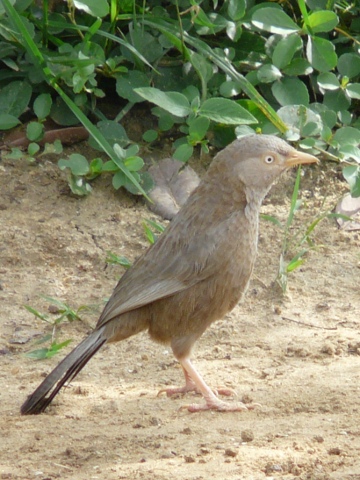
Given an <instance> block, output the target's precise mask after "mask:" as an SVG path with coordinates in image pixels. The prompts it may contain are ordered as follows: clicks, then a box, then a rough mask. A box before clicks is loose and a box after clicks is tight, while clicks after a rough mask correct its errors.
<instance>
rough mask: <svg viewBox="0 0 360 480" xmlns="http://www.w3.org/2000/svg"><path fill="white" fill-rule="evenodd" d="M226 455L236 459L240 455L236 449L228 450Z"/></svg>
mask: <svg viewBox="0 0 360 480" xmlns="http://www.w3.org/2000/svg"><path fill="white" fill-rule="evenodd" d="M224 453H225V456H226V457H236V456H237V454H238V451H237V450H235V449H234V448H227V449H226V450H225V452H224Z"/></svg>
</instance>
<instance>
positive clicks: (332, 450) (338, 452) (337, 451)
mask: <svg viewBox="0 0 360 480" xmlns="http://www.w3.org/2000/svg"><path fill="white" fill-rule="evenodd" d="M328 454H329V455H341V450H340V448H339V447H333V448H329V450H328Z"/></svg>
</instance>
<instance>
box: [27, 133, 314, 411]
mask: <svg viewBox="0 0 360 480" xmlns="http://www.w3.org/2000/svg"><path fill="white" fill-rule="evenodd" d="M316 162H318V159H317V158H316V157H315V156H313V155H311V154H309V153H305V152H302V151H299V150H297V149H295V148H294V147H292V146H291V145H289V144H288V143H287V142H286V141H285V140H283V139H281V138H279V137H276V136H274V135H261V134H259V135H258V134H251V135H246V136H243V137H241V138H239V139H236V140H234V141H233V142H232V143H231V144H229V145H228V146H227V147H226V148H224V149H223V150H221V151H220V152H219V153H218V154H217V155H216V156H215V158H214V159H213V161H212V162H211V164H210V167H209V168H208V170H207V172H206V173H205V175H204V176H203V178H202V179H201V181H200V183H199V185H198V186H197V187H196V188H195V190H194V191H193V192H192V193H191V194H190V196H189V198H188V200H187V201H186V203H185V204H184V205H183V207H182V208H181V209H180V211H179V212H178V213H177V215H176V216H175V217H174V218H173V220H172V221H171V222H170V224H169V225H168V226H167V228H166V229H165V231H164V233H163V234H162V235H161V236H160V237H159V239H158V240H157V241H156V242H155V243H154V244H153V245H152V246H150V247H149V249H148V250H147V251H146V252H145V253H144V254H143V255H142V256H140V257H139V258H138V259H137V260H136V261H135V262H134V264H133V265H132V267H130V268H129V269H128V270H127V271H126V272H125V273H124V275H123V276H122V277H121V278H120V280H119V282H118V284H117V285H116V287H115V289H114V291H113V293H112V295H111V297H110V298H109V300H108V302H107V304H106V305H105V307H104V310H103V311H102V313H101V315H100V317H99V320H98V322H97V324H96V327H95V328H94V330H93V331H92V332H91V333H90V334H89V335H88V336H87V337H86V338H85V339H84V340H83V341H82V342H81V343H80V344H79V345H78V346H77V347H75V348H74V349H73V350H72V351H71V352H70V353H69V354H68V355H67V356H66V357H65V358H64V359H63V360H62V361H61V362H60V363H59V364H58V366H57V367H55V369H54V370H53V371H52V372H51V373H50V374H49V375H48V376H47V377H46V378H45V379H44V381H43V382H42V383H41V384H40V385H39V387H38V388H37V389H36V390H35V391H34V392H33V393H32V394H31V395H29V396H28V398H27V399H26V401H25V402H24V403H23V405H22V407H21V413H22V414H24V415H27V414H39V413H41V412H43V411H44V410H45V409H46V407H47V406H48V405H49V404H50V403H51V401H52V400H53V399H54V397H55V396H56V395H57V393H58V392H59V390H60V389H61V388H62V387H63V386H64V385H65V384H67V383H68V382H70V381H71V380H72V379H74V377H75V376H76V375H77V374H78V373H79V372H80V371H81V370H82V368H83V367H84V366H85V365H86V364H87V362H88V361H89V360H90V358H92V357H93V355H95V353H96V352H97V351H98V350H99V349H100V348H101V347H102V346H103V345H104V344H105V343H107V342H118V341H121V340H125V339H126V338H129V337H130V336H132V335H135V334H137V333H139V332H142V331H146V330H147V331H148V333H149V335H150V337H151V338H152V339H153V340H154V341H156V342H159V343H163V344H167V345H170V346H171V349H172V351H173V354H174V356H175V358H176V359H177V360H178V362H179V363H180V365H181V367H182V370H183V373H184V377H185V385H184V386H183V387H168V388H166V389H163V390H161V392H165V393H166V394H167V395H168V396H169V397H170V396H172V395H174V394H179V393H180V394H181V393H182V394H185V393H187V392H189V391H195V392H196V393H200V394H202V396H203V398H204V400H205V402H203V403H195V404H194V403H193V404H190V405H187V406H185V408H187V409H188V410H189V411H190V412H199V411H204V410H216V411H242V410H247V409H252V408H255V407H256V406H257V404H250V403H249V404H245V403H243V402H236V401H233V402H229V401H224V400H222V399H221V398H219V394H224V395H227V394H229V391H227V390H226V389H223V390H220V389H219V390H218V391H216V390H213V389H212V388H210V387H209V386H208V385H207V383H206V382H205V380H204V379H203V377H202V376H201V374H200V373H199V372H198V370H197V368H196V367H195V366H194V364H193V363H192V361H191V358H190V357H191V351H192V347H193V345H194V344H195V342H196V341H197V340H198V339H199V338H200V337H201V335H202V334H203V333H204V332H205V330H206V329H207V328H208V327H209V326H210V325H211V324H212V323H213V322H214V321H216V320H219V319H221V318H223V317H224V315H225V314H227V313H228V312H230V311H231V310H232V309H233V308H234V307H235V306H236V305H237V304H238V303H239V302H240V301H241V300H242V299H243V297H244V294H245V292H246V290H247V288H248V285H249V280H250V277H251V274H252V271H253V267H254V263H255V258H256V254H257V243H258V225H259V212H260V207H261V204H262V201H263V199H264V197H265V195H266V194H267V193H268V191H269V190H270V187H271V186H272V184H273V183H274V182H275V181H276V180H277V179H278V177H280V175H281V174H282V173H283V172H284V171H285V170H287V169H288V168H290V167H293V166H296V165H300V164H311V163H316Z"/></svg>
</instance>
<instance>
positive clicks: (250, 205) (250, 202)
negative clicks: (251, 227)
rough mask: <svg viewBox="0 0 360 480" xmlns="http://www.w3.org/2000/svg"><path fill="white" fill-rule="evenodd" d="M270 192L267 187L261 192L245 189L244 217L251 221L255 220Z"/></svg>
mask: <svg viewBox="0 0 360 480" xmlns="http://www.w3.org/2000/svg"><path fill="white" fill-rule="evenodd" d="M269 190H270V188H269V187H267V188H264V189H263V190H259V189H256V190H255V189H252V188H250V187H245V195H246V207H245V216H246V218H247V219H248V220H249V221H251V220H254V219H255V218H258V216H259V212H260V207H261V204H262V202H263V200H264V198H265V196H266V194H267V193H268V191H269Z"/></svg>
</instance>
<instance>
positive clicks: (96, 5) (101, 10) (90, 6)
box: [74, 0, 109, 17]
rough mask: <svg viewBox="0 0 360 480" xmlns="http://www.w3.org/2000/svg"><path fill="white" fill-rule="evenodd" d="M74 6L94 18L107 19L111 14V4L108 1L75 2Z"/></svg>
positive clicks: (89, 0) (76, 0) (75, 0)
mask: <svg viewBox="0 0 360 480" xmlns="http://www.w3.org/2000/svg"><path fill="white" fill-rule="evenodd" d="M74 6H75V8H77V9H78V10H83V11H84V12H86V13H88V14H89V15H92V16H93V17H105V16H106V15H108V13H109V4H108V2H107V1H106V0H83V1H79V0H74Z"/></svg>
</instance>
